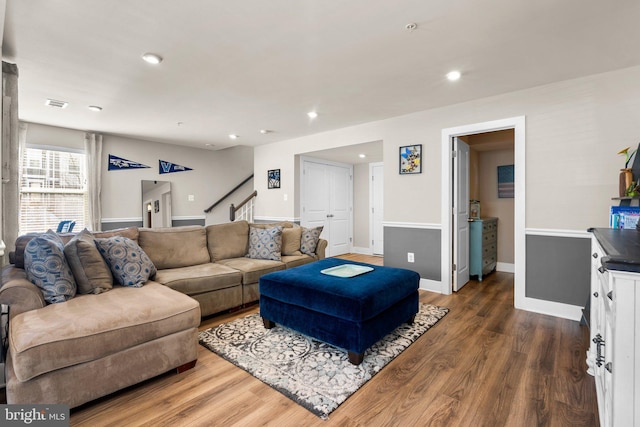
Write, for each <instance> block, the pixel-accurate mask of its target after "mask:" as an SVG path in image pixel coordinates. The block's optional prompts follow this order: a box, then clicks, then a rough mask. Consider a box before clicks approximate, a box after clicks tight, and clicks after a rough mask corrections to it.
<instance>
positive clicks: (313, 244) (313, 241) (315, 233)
mask: <svg viewBox="0 0 640 427" xmlns="http://www.w3.org/2000/svg"><path fill="white" fill-rule="evenodd" d="M323 228H324V226H322V225H321V226H319V227H314V228H307V227H302V237H300V251H301V252H302V253H303V254H306V255H310V256H315V255H316V248H317V247H318V240H320V233H322V229H323Z"/></svg>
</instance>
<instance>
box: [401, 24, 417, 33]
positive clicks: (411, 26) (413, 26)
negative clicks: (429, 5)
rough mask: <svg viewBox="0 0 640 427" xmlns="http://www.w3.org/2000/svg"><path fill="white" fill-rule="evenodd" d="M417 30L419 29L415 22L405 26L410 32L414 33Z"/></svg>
mask: <svg viewBox="0 0 640 427" xmlns="http://www.w3.org/2000/svg"><path fill="white" fill-rule="evenodd" d="M416 28H418V24H416V23H415V22H411V23H409V24H407V25H405V26H404V29H405V30H408V31H413V30H415V29H416Z"/></svg>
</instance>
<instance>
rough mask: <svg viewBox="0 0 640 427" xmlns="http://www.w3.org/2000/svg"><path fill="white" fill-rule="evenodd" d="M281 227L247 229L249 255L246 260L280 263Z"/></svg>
mask: <svg viewBox="0 0 640 427" xmlns="http://www.w3.org/2000/svg"><path fill="white" fill-rule="evenodd" d="M281 250H282V226H280V225H277V226H275V227H272V228H255V227H249V253H248V254H247V258H253V259H270V260H274V261H280V260H281V259H282V257H281Z"/></svg>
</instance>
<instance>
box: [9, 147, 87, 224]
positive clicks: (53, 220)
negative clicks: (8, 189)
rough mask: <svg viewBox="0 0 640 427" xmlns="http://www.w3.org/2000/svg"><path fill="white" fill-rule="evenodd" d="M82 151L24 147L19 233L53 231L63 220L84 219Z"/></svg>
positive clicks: (80, 222) (78, 220)
mask: <svg viewBox="0 0 640 427" xmlns="http://www.w3.org/2000/svg"><path fill="white" fill-rule="evenodd" d="M84 163H85V155H84V154H83V153H75V152H67V151H56V150H52V149H43V148H33V147H29V148H27V149H26V150H25V151H24V153H23V156H22V162H21V173H20V175H21V180H20V219H19V223H20V224H19V227H20V230H19V231H20V234H25V233H30V232H42V231H46V230H48V229H53V230H54V231H55V230H56V229H57V227H58V223H59V222H60V221H63V220H73V221H76V224H75V227H74V230H81V229H83V228H84V227H85V224H86V222H87V218H86V212H87V190H86V178H85V172H84V170H85V167H84Z"/></svg>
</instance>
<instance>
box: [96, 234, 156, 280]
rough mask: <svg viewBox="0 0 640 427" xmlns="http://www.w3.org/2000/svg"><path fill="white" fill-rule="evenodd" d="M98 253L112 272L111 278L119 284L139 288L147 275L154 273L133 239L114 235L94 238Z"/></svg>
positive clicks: (151, 275) (154, 269)
mask: <svg viewBox="0 0 640 427" xmlns="http://www.w3.org/2000/svg"><path fill="white" fill-rule="evenodd" d="M95 242H96V246H97V247H98V250H99V251H100V254H102V256H103V257H104V259H105V261H107V264H108V265H109V268H110V269H111V273H113V278H114V279H115V280H116V282H118V283H119V284H120V285H123V286H132V287H134V288H139V287H141V286H142V285H144V284H145V282H146V281H147V280H149V277H153V275H154V274H156V267H155V266H154V265H153V263H152V262H151V260H150V259H149V257H148V256H147V254H146V253H145V252H144V251H143V250H142V249H141V248H140V246H138V244H137V243H136V242H134V241H133V240H131V239H129V238H126V237H121V236H114V237H109V238H108V239H95Z"/></svg>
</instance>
